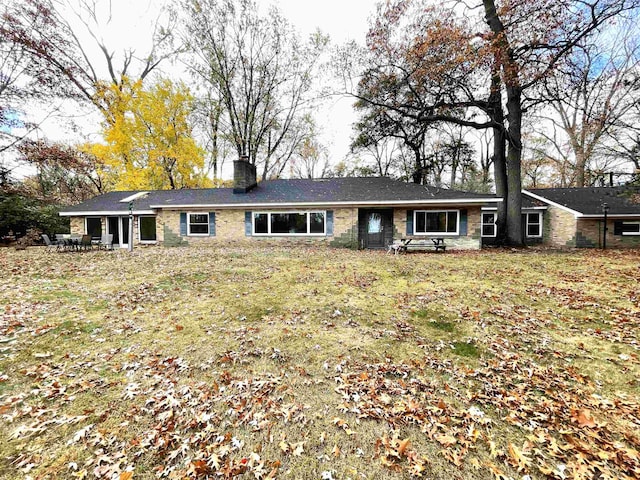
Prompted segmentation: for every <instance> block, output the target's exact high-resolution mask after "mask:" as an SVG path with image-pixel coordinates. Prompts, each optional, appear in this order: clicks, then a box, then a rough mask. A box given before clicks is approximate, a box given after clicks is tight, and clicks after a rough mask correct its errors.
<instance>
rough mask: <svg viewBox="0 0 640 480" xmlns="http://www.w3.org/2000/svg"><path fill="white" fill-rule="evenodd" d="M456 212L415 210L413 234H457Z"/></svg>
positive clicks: (458, 215) (457, 215) (457, 213)
mask: <svg viewBox="0 0 640 480" xmlns="http://www.w3.org/2000/svg"><path fill="white" fill-rule="evenodd" d="M459 217H460V212H459V211H458V210H443V211H437V210H416V211H415V212H414V225H415V233H416V234H417V235H431V234H440V235H441V234H449V235H457V234H458V219H459Z"/></svg>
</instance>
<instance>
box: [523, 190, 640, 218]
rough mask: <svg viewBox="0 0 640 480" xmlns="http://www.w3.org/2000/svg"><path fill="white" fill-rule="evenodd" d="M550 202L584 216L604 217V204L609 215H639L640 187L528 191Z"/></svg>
mask: <svg viewBox="0 0 640 480" xmlns="http://www.w3.org/2000/svg"><path fill="white" fill-rule="evenodd" d="M526 191H527V192H531V193H532V194H533V195H535V196H537V197H540V198H543V199H546V200H548V201H550V202H553V203H556V204H558V205H562V206H564V207H567V208H570V209H571V210H574V211H576V212H579V213H581V214H583V215H602V204H603V203H606V204H607V205H608V206H609V215H639V214H640V202H638V200H637V199H635V198H636V197H635V196H637V195H640V188H639V187H630V186H620V187H585V188H536V189H529V190H526Z"/></svg>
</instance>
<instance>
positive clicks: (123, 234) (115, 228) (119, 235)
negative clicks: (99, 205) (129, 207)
mask: <svg viewBox="0 0 640 480" xmlns="http://www.w3.org/2000/svg"><path fill="white" fill-rule="evenodd" d="M107 228H108V231H107V233H110V234H112V235H113V244H114V245H116V246H120V248H127V247H128V246H129V217H107Z"/></svg>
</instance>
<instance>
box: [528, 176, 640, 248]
mask: <svg viewBox="0 0 640 480" xmlns="http://www.w3.org/2000/svg"><path fill="white" fill-rule="evenodd" d="M522 193H523V203H524V201H525V200H526V201H527V202H528V204H529V205H530V206H532V208H536V207H535V206H536V205H538V206H541V207H545V208H544V209H543V210H541V212H542V214H543V228H542V240H541V243H543V244H545V245H550V246H554V247H602V245H603V238H604V219H605V209H604V208H603V207H604V205H605V204H606V207H607V246H608V247H609V246H610V247H614V248H638V247H640V188H639V187H632V186H621V187H585V188H544V189H529V190H523V192H522ZM524 211H525V210H524V208H523V212H524ZM531 211H533V210H531ZM527 215H529V214H527ZM529 225H530V224H529ZM527 228H529V227H527ZM535 229H536V227H533V230H535Z"/></svg>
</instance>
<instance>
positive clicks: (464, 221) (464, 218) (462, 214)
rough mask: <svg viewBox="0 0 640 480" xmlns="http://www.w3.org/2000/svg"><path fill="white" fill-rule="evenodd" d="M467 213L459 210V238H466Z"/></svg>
mask: <svg viewBox="0 0 640 480" xmlns="http://www.w3.org/2000/svg"><path fill="white" fill-rule="evenodd" d="M467 223H468V222H467V211H466V210H460V236H465V237H466V236H467Z"/></svg>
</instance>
